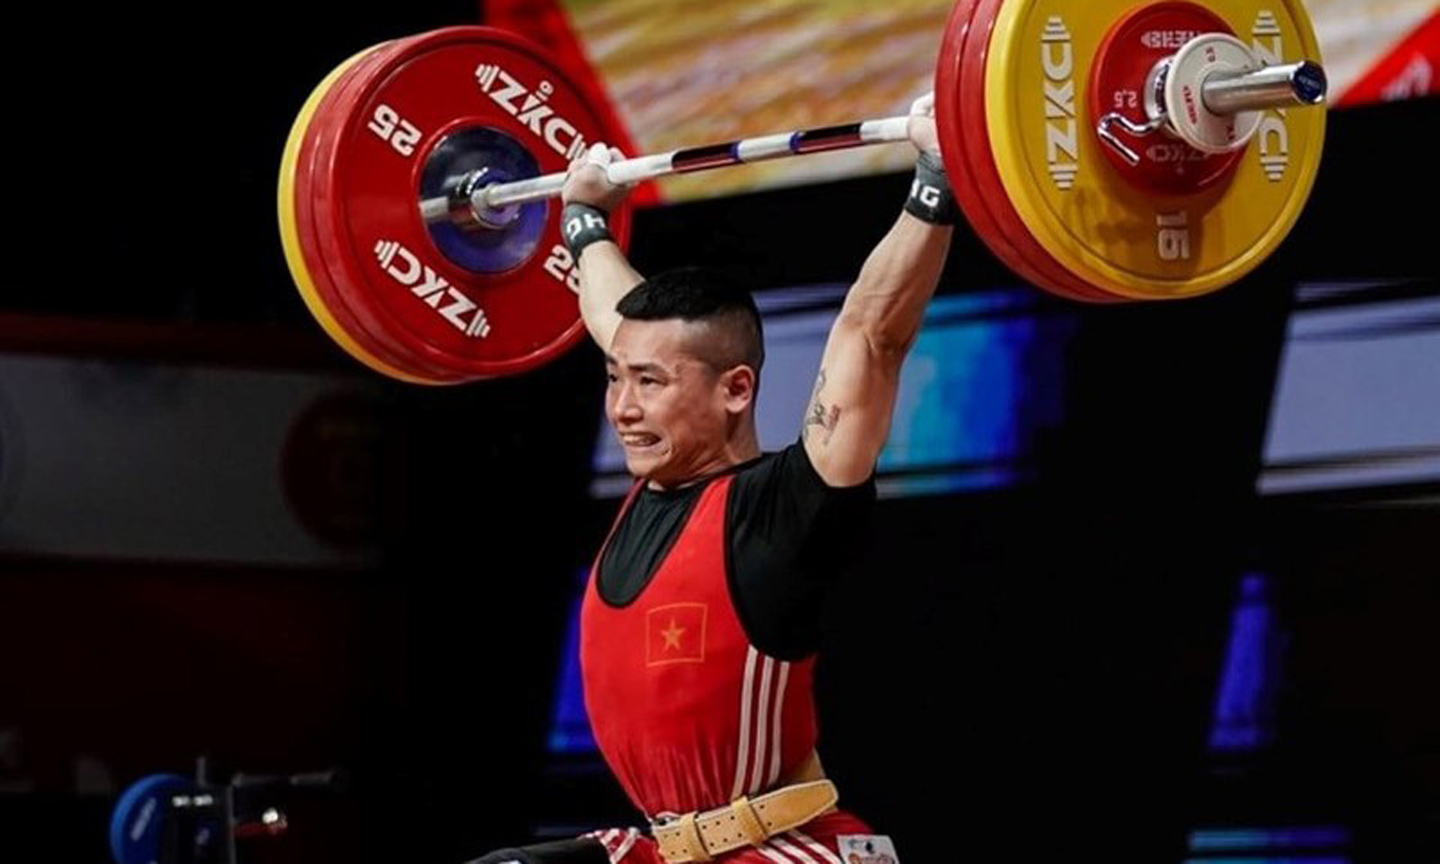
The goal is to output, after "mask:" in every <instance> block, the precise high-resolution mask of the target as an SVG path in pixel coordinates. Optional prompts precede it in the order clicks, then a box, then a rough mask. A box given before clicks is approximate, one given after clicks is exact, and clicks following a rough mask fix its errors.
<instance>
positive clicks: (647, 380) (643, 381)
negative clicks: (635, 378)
mask: <svg viewBox="0 0 1440 864" xmlns="http://www.w3.org/2000/svg"><path fill="white" fill-rule="evenodd" d="M659 383H660V379H659V378H656V377H654V376H653V375H641V376H640V385H641V386H642V387H651V386H654V385H656V384H659Z"/></svg>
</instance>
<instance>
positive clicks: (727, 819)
mask: <svg viewBox="0 0 1440 864" xmlns="http://www.w3.org/2000/svg"><path fill="white" fill-rule="evenodd" d="M839 799H840V793H839V792H838V791H836V789H835V784H834V783H832V782H830V781H829V780H814V781H811V782H808V783H796V784H795V785H793V786H782V787H781V788H779V789H776V790H775V791H774V792H766V793H765V794H764V795H760V796H758V797H756V798H746V797H744V796H741V797H740V798H737V799H735V800H734V801H732V802H730V804H729V805H728V806H726V807H717V808H715V809H714V810H706V811H704V812H703V813H686V814H684V815H683V816H664V817H660V818H658V819H656V820H655V821H654V822H652V823H651V830H652V833H653V834H654V835H655V843H656V845H657V846H658V847H659V849H660V857H661V858H664V859H665V861H666V864H688V862H691V861H709V860H711V859H713V858H714V857H715V856H716V855H721V854H723V853H725V852H729V851H731V850H734V849H739V848H741V847H743V846H759V845H760V844H761V843H764V842H765V841H766V840H768V839H770V838H771V837H774V836H775V835H776V834H780V833H782V832H785V831H789V830H790V829H791V828H798V827H800V826H801V825H804V824H805V823H806V822H809V821H810V820H811V819H814V818H815V817H816V816H819V815H820V814H821V813H824V812H825V811H826V810H829V809H830V808H831V807H834V806H835V802H836V801H838V800H839Z"/></svg>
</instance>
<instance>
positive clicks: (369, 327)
mask: <svg viewBox="0 0 1440 864" xmlns="http://www.w3.org/2000/svg"><path fill="white" fill-rule="evenodd" d="M415 38H418V37H410V39H398V40H394V41H391V42H386V43H384V44H382V45H379V46H377V47H376V48H374V49H373V50H371V51H370V52H369V53H368V54H367V55H366V56H364V57H362V58H361V59H360V60H358V61H356V62H355V63H354V64H353V65H352V66H351V68H350V69H349V70H347V71H346V72H345V73H344V74H343V75H342V76H341V78H340V79H339V80H337V81H336V82H335V84H334V86H332V87H331V88H330V90H329V92H327V93H326V95H325V98H324V99H323V100H322V101H321V103H320V106H319V107H318V108H317V109H316V111H315V116H314V119H313V120H312V121H311V123H310V127H309V130H308V131H307V132H306V136H305V140H304V142H303V143H302V145H301V150H300V157H299V164H298V166H297V170H296V173H295V178H296V180H295V187H296V188H295V207H296V221H297V227H298V229H299V232H300V237H301V240H302V243H301V245H302V248H303V250H304V253H305V261H306V265H307V269H308V270H309V271H310V274H311V278H312V280H313V281H314V285H315V289H316V291H317V293H319V295H320V296H321V298H322V299H323V301H324V302H325V305H326V307H327V308H328V309H329V310H330V313H331V315H332V316H333V317H334V318H335V320H336V323H337V324H339V325H340V327H341V329H343V330H344V331H345V333H346V334H347V335H348V336H349V337H350V338H351V339H353V340H354V341H355V342H356V343H357V345H358V346H359V347H360V348H361V349H362V350H364V351H366V352H368V353H370V354H372V355H374V356H375V357H377V358H379V359H380V360H382V361H383V362H385V363H387V364H389V365H391V366H394V367H396V368H397V369H399V370H401V371H403V372H405V373H407V374H409V375H411V376H413V377H415V378H419V379H422V380H424V381H426V382H427V383H435V384H454V383H459V382H462V381H464V380H466V378H465V376H464V375H462V374H460V373H458V372H456V371H455V370H453V369H448V368H446V367H444V366H442V365H440V364H435V363H432V362H429V361H427V360H426V359H424V358H422V357H420V356H418V355H417V354H416V353H415V352H414V351H412V350H410V349H408V348H407V347H406V346H405V345H404V343H403V342H402V341H401V340H400V339H399V338H397V337H396V336H395V335H394V334H393V333H391V332H390V331H389V330H388V329H387V328H386V325H385V322H384V321H383V319H382V318H381V317H380V316H378V315H376V313H375V311H374V310H373V309H372V308H371V306H372V305H373V304H366V303H364V302H361V301H363V298H357V297H355V296H353V294H352V293H347V292H346V291H344V290H342V288H341V285H343V282H337V275H336V271H337V270H340V269H341V268H339V267H338V266H336V262H334V261H333V260H330V259H329V258H328V256H327V255H326V254H325V251H324V247H323V244H322V242H321V239H320V232H321V230H322V229H321V228H319V227H318V221H319V217H318V215H317V206H318V204H319V201H320V200H321V199H322V198H323V197H324V196H325V195H326V194H328V190H327V189H326V180H327V179H328V175H327V173H326V165H327V164H328V160H327V159H326V158H325V156H326V154H329V153H331V152H332V151H333V149H334V146H335V140H336V138H337V136H338V132H339V130H340V129H341V128H342V127H343V112H341V111H339V110H338V106H340V105H341V104H344V103H343V100H344V98H345V97H346V95H347V94H349V93H351V92H352V91H353V90H354V88H355V87H356V86H357V84H358V83H362V82H364V81H365V80H366V76H367V75H369V74H371V73H372V72H373V71H374V70H375V69H376V68H377V67H378V66H379V65H380V64H381V63H384V62H385V61H386V60H387V59H389V58H390V57H392V56H394V55H395V53H396V52H398V51H400V50H401V49H402V48H403V47H404V45H405V43H406V42H409V41H411V40H413V39H415ZM337 115H338V116H337ZM341 278H343V277H341Z"/></svg>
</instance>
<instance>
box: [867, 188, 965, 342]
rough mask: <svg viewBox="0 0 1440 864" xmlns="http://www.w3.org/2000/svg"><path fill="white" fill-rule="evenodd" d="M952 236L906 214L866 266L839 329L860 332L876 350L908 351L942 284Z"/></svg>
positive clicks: (949, 231)
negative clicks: (936, 290)
mask: <svg viewBox="0 0 1440 864" xmlns="http://www.w3.org/2000/svg"><path fill="white" fill-rule="evenodd" d="M953 231H954V229H953V228H951V227H950V226H948V225H932V224H930V223H928V222H924V221H921V220H920V219H917V218H915V217H914V216H912V215H910V214H909V213H901V214H900V218H899V219H898V220H896V222H895V225H894V226H893V227H892V228H891V229H890V231H889V233H887V234H886V235H885V237H884V239H882V240H881V241H880V243H879V244H878V245H877V246H876V247H875V249H874V251H872V252H871V253H870V257H869V258H867V259H866V260H865V266H864V267H863V268H861V270H860V276H859V278H858V279H856V281H855V284H854V285H853V286H852V287H851V288H850V292H849V294H847V295H846V297H845V305H844V306H843V307H842V308H841V310H840V324H841V325H842V326H845V327H850V328H855V329H858V330H859V331H860V332H861V333H863V334H864V336H865V338H866V341H867V342H869V343H870V345H871V346H872V348H874V349H877V350H881V351H885V352H896V353H902V354H903V353H904V352H905V351H906V350H908V349H909V347H910V345H911V343H912V342H914V340H915V336H916V334H917V333H919V331H920V322H921V320H922V319H923V318H924V315H925V306H926V304H927V303H929V302H930V298H931V297H933V296H934V294H935V287H936V286H937V285H938V284H939V282H940V273H941V271H942V270H944V268H945V258H946V256H947V255H948V254H949V251H950V240H951V234H952V233H953Z"/></svg>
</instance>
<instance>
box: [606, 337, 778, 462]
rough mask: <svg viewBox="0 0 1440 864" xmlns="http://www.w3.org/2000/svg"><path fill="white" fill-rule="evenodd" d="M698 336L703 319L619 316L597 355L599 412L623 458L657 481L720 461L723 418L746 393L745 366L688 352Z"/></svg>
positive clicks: (725, 429)
mask: <svg viewBox="0 0 1440 864" xmlns="http://www.w3.org/2000/svg"><path fill="white" fill-rule="evenodd" d="M704 336H705V328H704V326H703V325H700V324H687V323H686V322H684V321H681V320H678V319H677V320H667V321H632V320H629V319H626V320H624V321H622V322H621V323H620V326H619V328H618V329H617V330H616V331H615V338H614V341H613V342H612V343H611V346H610V355H609V356H608V357H606V358H605V366H606V374H607V377H608V380H609V386H608V387H607V388H606V390H605V415H606V417H607V418H609V420H610V425H611V426H612V427H614V429H615V433H616V435H617V436H618V438H619V439H620V446H621V447H622V448H623V449H624V451H625V466H626V467H627V468H628V469H629V470H630V473H632V474H634V475H635V476H636V477H640V478H643V479H645V480H648V481H650V482H651V483H653V484H656V485H658V486H662V487H666V488H673V487H675V486H679V485H683V484H684V483H686V482H688V481H689V480H693V479H696V478H698V477H701V476H704V475H706V474H711V473H714V472H715V471H719V470H722V469H724V468H726V467H728V462H726V461H725V460H726V445H727V443H728V441H729V433H730V429H731V424H732V423H733V422H735V420H737V419H738V417H739V414H740V412H743V410H744V408H745V407H746V406H748V404H749V402H750V399H751V397H752V396H753V392H754V389H753V374H752V373H751V372H750V371H749V367H737V368H736V369H732V370H728V371H718V370H716V369H714V368H712V367H711V366H710V365H709V364H707V363H705V362H704V361H702V360H700V359H698V358H697V357H696V356H695V353H694V350H693V346H694V344H695V340H697V339H702V338H704ZM737 376H738V377H739V379H741V380H737Z"/></svg>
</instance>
